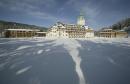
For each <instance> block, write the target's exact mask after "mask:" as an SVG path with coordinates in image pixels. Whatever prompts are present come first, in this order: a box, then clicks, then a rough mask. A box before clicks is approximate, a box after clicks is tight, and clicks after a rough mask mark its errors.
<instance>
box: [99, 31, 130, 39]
mask: <svg viewBox="0 0 130 84" xmlns="http://www.w3.org/2000/svg"><path fill="white" fill-rule="evenodd" d="M99 37H104V38H126V37H128V34H127V32H125V31H117V30H112V29H103V30H102V31H100V32H99Z"/></svg>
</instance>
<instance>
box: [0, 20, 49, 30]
mask: <svg viewBox="0 0 130 84" xmlns="http://www.w3.org/2000/svg"><path fill="white" fill-rule="evenodd" d="M4 29H40V30H41V31H47V28H45V27H39V26H35V25H28V24H22V23H17V22H7V21H2V20H0V31H3V30H4Z"/></svg>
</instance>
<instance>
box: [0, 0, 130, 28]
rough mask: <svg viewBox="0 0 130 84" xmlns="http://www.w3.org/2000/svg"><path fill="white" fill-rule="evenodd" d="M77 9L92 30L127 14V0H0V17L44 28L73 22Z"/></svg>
mask: <svg viewBox="0 0 130 84" xmlns="http://www.w3.org/2000/svg"><path fill="white" fill-rule="evenodd" d="M81 11H82V12H83V14H84V16H85V19H86V25H88V26H89V27H91V28H93V29H95V30H96V29H100V28H102V27H106V26H111V25H112V24H114V23H116V22H118V21H120V20H122V19H125V18H128V17H130V0H0V20H5V21H13V22H19V23H26V24H32V25H37V26H43V27H48V28H49V27H50V26H52V25H53V24H55V23H56V22H58V21H60V22H63V23H66V24H76V23H77V17H78V16H79V14H80V12H81Z"/></svg>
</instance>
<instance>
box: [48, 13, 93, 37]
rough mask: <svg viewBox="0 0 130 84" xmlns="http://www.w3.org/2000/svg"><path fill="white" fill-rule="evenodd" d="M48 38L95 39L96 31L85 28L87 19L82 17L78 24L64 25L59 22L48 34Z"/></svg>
mask: <svg viewBox="0 0 130 84" xmlns="http://www.w3.org/2000/svg"><path fill="white" fill-rule="evenodd" d="M46 37H47V38H91V37H94V31H93V29H91V28H88V26H85V18H84V16H83V15H80V16H79V17H78V20H77V24H64V23H61V22H57V23H56V24H54V25H53V26H52V27H51V28H50V29H49V30H48V32H47V34H46Z"/></svg>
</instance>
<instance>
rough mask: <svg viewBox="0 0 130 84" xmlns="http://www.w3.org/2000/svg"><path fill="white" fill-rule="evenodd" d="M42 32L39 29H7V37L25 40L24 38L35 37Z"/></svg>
mask: <svg viewBox="0 0 130 84" xmlns="http://www.w3.org/2000/svg"><path fill="white" fill-rule="evenodd" d="M38 31H40V30H37V29H6V30H5V37H7V38H23V37H34V36H36V33H37V32H38Z"/></svg>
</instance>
